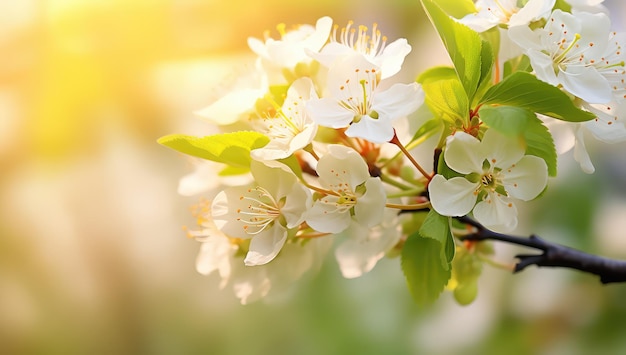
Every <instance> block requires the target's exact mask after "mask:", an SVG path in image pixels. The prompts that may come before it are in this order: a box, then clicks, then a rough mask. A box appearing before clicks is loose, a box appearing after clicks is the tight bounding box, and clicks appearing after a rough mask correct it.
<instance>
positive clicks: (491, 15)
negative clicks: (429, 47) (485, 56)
mask: <svg viewBox="0 0 626 355" xmlns="http://www.w3.org/2000/svg"><path fill="white" fill-rule="evenodd" d="M554 3H555V0H530V1H528V2H527V3H526V4H525V5H524V6H521V7H520V6H519V1H517V0H478V1H476V4H475V6H476V10H477V12H475V13H471V14H468V15H466V16H465V17H463V18H462V19H460V20H459V22H461V23H463V24H465V25H466V26H468V27H469V28H471V29H473V30H474V31H476V32H484V31H487V30H488V29H490V28H492V27H495V26H498V25H506V26H508V27H512V26H526V25H528V24H530V23H531V22H533V21H537V20H539V19H542V18H545V17H548V15H549V14H550V11H552V7H553V6H554Z"/></svg>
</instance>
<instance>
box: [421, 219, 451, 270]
mask: <svg viewBox="0 0 626 355" xmlns="http://www.w3.org/2000/svg"><path fill="white" fill-rule="evenodd" d="M419 234H420V235H421V236H422V237H424V238H430V239H434V240H436V241H438V242H439V244H440V246H441V248H440V253H439V256H440V257H441V266H442V267H443V268H444V269H446V270H448V269H449V268H450V263H451V262H452V259H454V237H453V236H452V232H451V231H450V219H449V217H445V216H442V215H440V214H439V213H437V212H435V211H434V210H430V212H428V215H427V216H426V220H425V221H424V223H423V224H422V226H421V227H420V229H419Z"/></svg>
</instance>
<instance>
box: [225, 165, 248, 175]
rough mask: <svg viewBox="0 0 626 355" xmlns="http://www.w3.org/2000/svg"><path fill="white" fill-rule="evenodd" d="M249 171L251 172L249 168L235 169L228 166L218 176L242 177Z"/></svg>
mask: <svg viewBox="0 0 626 355" xmlns="http://www.w3.org/2000/svg"><path fill="white" fill-rule="evenodd" d="M248 171H250V169H249V168H240V167H234V166H226V167H225V168H224V169H222V170H221V171H220V172H219V173H218V175H219V176H232V175H241V174H245V173H247V172H248Z"/></svg>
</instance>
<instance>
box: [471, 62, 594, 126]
mask: <svg viewBox="0 0 626 355" xmlns="http://www.w3.org/2000/svg"><path fill="white" fill-rule="evenodd" d="M481 104H500V105H510V106H518V107H523V108H526V109H529V110H531V111H532V112H536V113H541V114H543V115H546V116H550V117H554V118H557V119H560V120H563V121H569V122H583V121H588V120H590V119H592V118H594V117H595V116H594V115H593V114H592V113H590V112H586V111H583V110H581V109H579V108H577V107H576V106H575V105H574V103H573V102H572V100H571V99H570V98H569V96H567V94H565V93H564V92H563V91H561V90H559V89H558V88H556V87H555V86H552V85H550V84H548V83H545V82H543V81H541V80H539V79H537V78H536V77H535V76H534V75H532V74H529V73H525V72H517V73H514V74H511V75H510V76H509V77H507V78H506V79H504V80H502V81H501V82H499V83H498V84H496V85H494V86H492V87H491V88H490V89H489V90H487V93H485V96H484V97H483V98H482V100H481Z"/></svg>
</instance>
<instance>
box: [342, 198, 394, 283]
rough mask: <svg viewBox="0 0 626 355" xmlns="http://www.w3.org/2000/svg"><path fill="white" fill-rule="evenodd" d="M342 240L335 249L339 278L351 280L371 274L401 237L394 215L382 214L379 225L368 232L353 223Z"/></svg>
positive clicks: (364, 227)
mask: <svg viewBox="0 0 626 355" xmlns="http://www.w3.org/2000/svg"><path fill="white" fill-rule="evenodd" d="M343 235H344V236H345V240H344V241H343V242H342V243H341V244H339V246H337V249H335V258H336V259H337V263H338V264H339V269H340V270H341V274H342V275H343V277H345V278H348V279H352V278H355V277H360V276H361V275H363V274H365V273H367V272H369V271H371V270H372V269H373V268H374V266H376V263H377V262H378V261H379V260H380V259H382V258H383V257H384V256H385V254H386V253H387V252H388V251H389V250H391V249H392V248H393V247H395V246H396V244H398V242H399V241H400V238H401V237H402V233H401V226H400V223H399V218H398V212H397V211H395V210H391V209H387V210H385V217H384V219H383V221H382V222H381V223H380V224H379V225H376V226H374V227H372V228H369V227H367V226H364V225H361V224H360V223H357V222H355V221H352V224H351V225H350V227H349V228H348V229H346V230H345V231H344V233H343Z"/></svg>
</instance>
